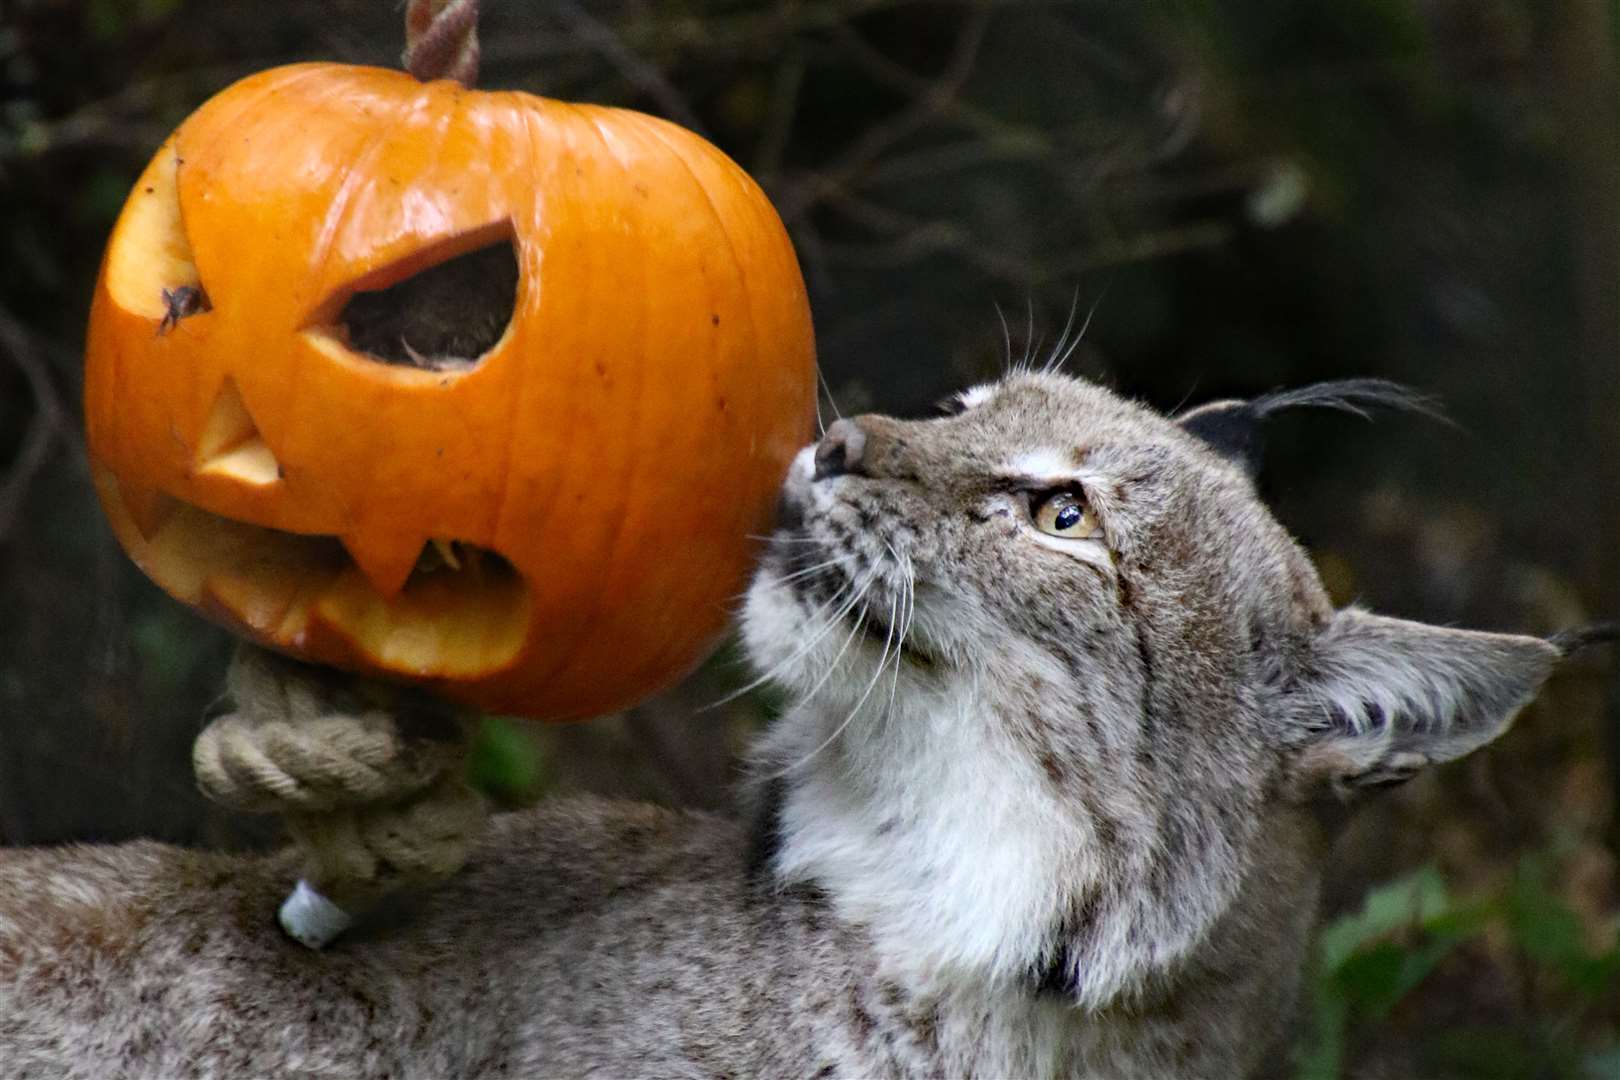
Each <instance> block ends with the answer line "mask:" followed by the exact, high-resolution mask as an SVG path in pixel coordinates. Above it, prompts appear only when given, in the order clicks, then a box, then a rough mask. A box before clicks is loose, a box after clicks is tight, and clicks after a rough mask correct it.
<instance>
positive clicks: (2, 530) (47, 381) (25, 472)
mask: <svg viewBox="0 0 1620 1080" xmlns="http://www.w3.org/2000/svg"><path fill="white" fill-rule="evenodd" d="M42 351H43V350H41V349H40V348H39V346H38V345H37V343H36V342H35V341H34V339H33V335H32V334H30V333H29V331H28V329H27V328H26V327H24V326H23V324H22V323H21V322H19V321H18V320H17V319H16V318H15V317H13V316H12V314H11V312H9V311H7V310H5V309H4V308H0V352H3V353H4V354H5V357H6V359H7V360H9V361H10V362H11V364H12V365H13V366H15V367H16V368H17V369H18V370H20V371H21V372H22V375H23V378H24V379H25V380H26V381H27V383H28V389H29V391H30V392H31V393H32V394H33V396H34V403H35V411H34V420H33V423H32V424H30V425H29V428H28V432H27V434H25V435H24V436H23V440H22V445H21V447H20V448H19V449H18V451H17V458H16V460H15V461H14V462H13V463H12V466H11V470H10V472H9V474H7V475H6V476H5V478H4V479H3V480H0V542H4V541H5V539H6V537H7V536H8V535H10V533H11V530H12V529H13V528H15V527H16V524H17V519H18V517H19V516H20V513H21V511H22V506H23V502H24V500H25V499H26V497H27V495H28V489H29V488H30V487H31V486H32V485H33V482H34V478H35V477H37V476H38V475H39V472H40V470H41V469H42V468H44V467H45V462H46V461H47V460H49V458H50V453H51V445H52V443H54V442H55V441H56V437H57V436H58V435H59V434H61V433H62V432H63V431H64V429H65V428H66V426H67V425H66V416H67V411H66V409H64V408H63V406H62V401H61V399H60V398H59V397H58V396H57V393H56V387H55V386H53V385H52V384H51V377H50V369H49V367H48V366H47V364H46V362H45V359H44V357H43V356H42V355H41V354H42Z"/></svg>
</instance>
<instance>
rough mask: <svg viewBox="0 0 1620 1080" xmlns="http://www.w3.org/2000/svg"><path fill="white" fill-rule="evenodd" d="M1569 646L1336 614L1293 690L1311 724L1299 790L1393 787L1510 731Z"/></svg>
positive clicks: (1299, 757) (1296, 707) (1298, 766)
mask: <svg viewBox="0 0 1620 1080" xmlns="http://www.w3.org/2000/svg"><path fill="white" fill-rule="evenodd" d="M1566 651H1567V650H1565V649H1564V648H1563V647H1561V646H1560V645H1559V644H1556V643H1554V642H1548V641H1543V640H1541V639H1540V638H1534V637H1521V636H1519V635H1516V634H1485V633H1479V632H1476V631H1471V630H1447V629H1443V628H1441V627H1437V626H1427V625H1425V624H1423V623H1416V622H1407V621H1405V620H1403V619H1391V618H1385V617H1383V616H1379V615H1371V614H1368V613H1367V612H1365V611H1359V610H1356V609H1354V608H1350V609H1346V610H1344V611H1340V612H1338V613H1337V614H1336V615H1335V616H1334V617H1333V619H1332V621H1331V622H1329V623H1328V625H1327V626H1326V628H1324V629H1323V630H1322V632H1321V633H1320V634H1319V635H1318V636H1317V639H1316V641H1315V643H1314V644H1313V646H1312V649H1311V654H1310V658H1309V661H1308V665H1307V671H1306V672H1305V673H1304V676H1303V678H1302V679H1301V680H1300V681H1299V682H1298V683H1297V684H1296V685H1295V686H1294V687H1293V688H1291V690H1290V691H1289V698H1290V703H1291V705H1290V712H1291V713H1292V714H1293V719H1294V720H1295V722H1297V723H1299V724H1300V725H1302V726H1303V727H1304V729H1305V731H1306V735H1305V738H1304V740H1303V743H1302V745H1301V746H1300V748H1299V749H1298V751H1297V752H1296V754H1295V756H1294V759H1293V762H1292V770H1291V772H1292V777H1293V780H1294V783H1293V787H1294V790H1295V792H1296V793H1298V794H1300V795H1311V794H1314V793H1317V792H1319V791H1320V790H1321V789H1322V788H1323V787H1328V788H1331V789H1332V790H1333V791H1335V792H1337V793H1338V794H1340V795H1341V796H1342V795H1347V794H1349V793H1351V792H1353V791H1355V790H1356V789H1361V788H1369V787H1387V786H1390V785H1392V784H1398V783H1401V782H1403V781H1405V780H1409V779H1411V778H1412V777H1413V776H1414V775H1416V773H1417V772H1418V770H1419V769H1422V768H1423V767H1424V766H1426V765H1432V764H1437V763H1439V762H1442V761H1450V760H1452V759H1453V758H1459V757H1462V756H1463V755H1464V754H1467V753H1469V752H1470V751H1473V750H1477V749H1478V748H1479V747H1481V746H1484V745H1485V744H1486V743H1488V742H1490V741H1491V740H1492V739H1495V738H1496V737H1497V736H1498V735H1501V734H1502V733H1503V732H1504V731H1506V730H1507V728H1508V725H1509V724H1510V723H1511V722H1512V720H1513V716H1514V714H1515V713H1517V712H1518V711H1519V709H1520V708H1521V707H1523V706H1524V705H1525V704H1526V703H1527V702H1528V701H1529V700H1530V699H1531V698H1532V697H1533V696H1534V695H1535V693H1536V690H1537V689H1539V688H1540V686H1541V684H1542V682H1543V681H1544V680H1545V679H1546V678H1547V676H1548V674H1549V673H1550V672H1551V671H1552V669H1553V665H1554V664H1556V663H1557V661H1558V659H1559V658H1560V657H1561V656H1563V655H1564V653H1565V652H1566Z"/></svg>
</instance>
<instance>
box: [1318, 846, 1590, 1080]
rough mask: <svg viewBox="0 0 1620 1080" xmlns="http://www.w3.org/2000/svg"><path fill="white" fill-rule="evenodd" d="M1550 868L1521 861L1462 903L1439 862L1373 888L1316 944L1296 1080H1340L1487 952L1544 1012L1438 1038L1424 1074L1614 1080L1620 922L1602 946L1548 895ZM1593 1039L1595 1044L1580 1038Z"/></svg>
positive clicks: (1424, 1050) (1427, 1046) (1488, 1079)
mask: <svg viewBox="0 0 1620 1080" xmlns="http://www.w3.org/2000/svg"><path fill="white" fill-rule="evenodd" d="M1548 862H1549V860H1548V859H1547V858H1546V857H1545V856H1542V855H1528V856H1525V857H1524V858H1523V859H1522V860H1521V861H1520V863H1519V865H1518V867H1517V868H1516V870H1515V871H1514V873H1513V874H1512V875H1511V876H1510V877H1509V879H1508V880H1507V881H1506V882H1504V883H1503V884H1502V885H1500V886H1499V887H1498V888H1497V889H1495V890H1494V891H1492V892H1489V893H1486V894H1484V895H1482V896H1478V897H1473V898H1467V899H1464V898H1459V897H1456V896H1454V895H1452V893H1451V892H1450V890H1448V889H1447V887H1446V884H1445V881H1444V879H1443V877H1442V875H1441V873H1440V871H1439V870H1438V869H1437V868H1436V867H1434V866H1433V865H1430V866H1426V867H1423V868H1422V869H1419V870H1417V871H1414V872H1412V873H1411V874H1408V875H1406V876H1404V877H1401V878H1398V879H1396V880H1394V881H1391V882H1389V883H1387V884H1384V885H1381V886H1379V887H1377V888H1375V889H1373V890H1371V891H1370V892H1369V893H1368V894H1367V897H1366V900H1365V902H1364V903H1363V905H1362V906H1361V909H1360V910H1359V911H1355V912H1351V913H1349V914H1346V915H1343V916H1341V917H1339V918H1338V919H1336V920H1334V921H1333V922H1331V923H1329V924H1328V925H1327V926H1326V927H1324V928H1323V929H1322V931H1321V933H1320V936H1319V938H1318V940H1317V947H1316V956H1315V966H1314V980H1313V984H1312V995H1311V1000H1312V1025H1311V1030H1310V1035H1309V1036H1308V1039H1307V1040H1306V1042H1305V1043H1304V1044H1303V1045H1302V1046H1301V1047H1300V1051H1299V1059H1298V1072H1297V1073H1296V1076H1297V1080H1336V1078H1338V1077H1340V1076H1343V1075H1345V1068H1346V1064H1347V1062H1348V1061H1349V1060H1350V1058H1351V1057H1352V1054H1351V1047H1352V1044H1354V1043H1356V1042H1361V1041H1366V1040H1369V1039H1377V1038H1383V1037H1386V1035H1385V1032H1384V1031H1383V1030H1382V1029H1381V1028H1380V1026H1379V1025H1381V1024H1383V1023H1385V1022H1386V1021H1388V1020H1389V1018H1390V1016H1391V1014H1392V1013H1394V1012H1395V1011H1396V1010H1397V1009H1399V1008H1401V1007H1402V1005H1403V1004H1404V1003H1407V1002H1409V1001H1411V1000H1412V999H1413V998H1414V996H1415V995H1416V994H1417V992H1418V991H1419V990H1420V989H1421V988H1422V987H1423V986H1424V984H1425V983H1426V982H1427V981H1429V980H1430V979H1431V978H1432V977H1434V976H1435V975H1436V973H1437V970H1438V969H1440V968H1441V967H1442V965H1444V964H1446V962H1447V961H1448V959H1449V958H1451V957H1452V956H1453V955H1454V954H1455V953H1457V952H1458V951H1459V950H1461V949H1464V948H1466V947H1469V946H1476V947H1480V948H1492V949H1494V950H1496V951H1497V952H1499V953H1502V954H1505V955H1503V956H1501V957H1499V960H1498V962H1499V963H1502V964H1503V965H1504V966H1505V967H1507V968H1509V969H1512V970H1515V971H1516V972H1517V973H1518V976H1519V978H1520V980H1521V982H1522V985H1523V986H1524V987H1525V988H1526V992H1527V993H1535V994H1538V995H1541V998H1542V1000H1540V1001H1538V1002H1537V1008H1536V1009H1535V1010H1534V1011H1533V1012H1532V1013H1531V1014H1530V1015H1528V1016H1526V1017H1524V1018H1522V1021H1521V1022H1520V1023H1517V1024H1513V1025H1508V1026H1500V1025H1499V1026H1494V1027H1477V1028H1476V1027H1468V1028H1457V1029H1453V1030H1448V1031H1442V1032H1439V1033H1438V1034H1437V1037H1434V1038H1432V1039H1428V1040H1425V1041H1424V1043H1423V1045H1422V1046H1421V1057H1422V1061H1423V1068H1424V1075H1426V1076H1434V1077H1459V1078H1464V1077H1466V1078H1473V1080H1494V1078H1498V1077H1500V1078H1502V1080H1510V1078H1518V1077H1529V1076H1535V1077H1549V1078H1551V1077H1558V1078H1568V1080H1582V1078H1584V1077H1599V1076H1605V1077H1607V1076H1613V1075H1615V1074H1614V1073H1613V1072H1612V1071H1610V1072H1604V1071H1603V1070H1604V1069H1606V1068H1612V1064H1613V1062H1615V1061H1616V1060H1620V1024H1617V1019H1620V1018H1617V1016H1616V1005H1617V1004H1620V918H1615V919H1611V920H1610V922H1611V924H1612V925H1611V926H1610V927H1609V929H1608V931H1607V934H1606V935H1605V941H1604V942H1603V943H1602V944H1599V945H1594V944H1593V943H1591V942H1590V941H1589V940H1587V934H1586V933H1585V930H1584V928H1583V926H1582V922H1581V919H1580V918H1579V917H1578V916H1577V915H1576V914H1575V912H1574V911H1573V910H1571V908H1570V907H1569V906H1568V904H1567V903H1565V902H1564V900H1563V899H1562V898H1561V897H1560V896H1559V895H1558V894H1557V893H1556V892H1555V891H1553V889H1552V888H1551V887H1550V886H1549V882H1548V874H1549V869H1548ZM1583 1034H1586V1035H1588V1036H1589V1038H1588V1039H1586V1040H1582V1039H1581V1036H1582V1035H1583Z"/></svg>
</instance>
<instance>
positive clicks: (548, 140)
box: [85, 64, 814, 718]
mask: <svg viewBox="0 0 1620 1080" xmlns="http://www.w3.org/2000/svg"><path fill="white" fill-rule="evenodd" d="M489 253H494V263H493V264H490V265H497V268H498V264H500V263H501V262H502V261H503V260H504V262H505V263H506V264H508V266H509V267H510V268H511V269H510V274H509V277H508V278H506V279H504V280H505V284H504V285H500V284H498V283H499V281H501V280H503V279H501V277H500V274H499V273H496V274H495V275H494V277H493V278H491V280H495V281H497V285H494V286H490V288H489V290H488V291H492V292H497V293H498V292H500V291H501V290H502V289H503V288H504V289H505V290H506V292H507V294H508V295H506V296H505V298H504V304H505V305H506V307H508V308H510V311H511V314H510V318H509V319H506V321H504V322H502V321H497V322H495V323H494V324H492V325H494V332H493V334H492V335H489V336H490V337H491V339H492V343H489V342H486V343H485V344H487V348H485V344H480V345H477V346H476V348H477V349H482V350H483V351H482V352H481V353H479V354H478V355H473V356H463V355H459V354H458V352H457V349H456V348H455V347H453V346H455V344H456V343H457V342H458V341H463V338H458V337H457V336H456V335H457V333H459V331H455V330H454V323H455V320H456V318H458V317H459V316H460V315H461V314H462V311H461V310H460V309H462V308H466V311H465V315H466V318H467V319H468V321H469V322H470V323H478V322H479V321H480V320H483V321H485V322H487V321H488V315H489V311H496V312H499V313H500V314H501V319H505V318H506V317H505V315H504V310H505V309H504V308H502V307H501V306H500V305H499V304H494V300H496V299H499V297H494V298H491V297H483V296H481V295H480V294H479V292H478V289H479V286H478V285H477V282H478V281H479V280H480V279H479V278H477V277H476V276H474V277H473V278H471V279H468V280H471V281H472V282H473V283H474V284H473V286H472V287H471V288H472V292H471V293H469V292H468V286H467V285H466V282H465V281H463V284H462V286H459V288H460V289H461V291H460V292H459V293H458V292H455V291H454V290H452V293H451V294H450V295H452V296H453V297H458V299H455V300H453V301H452V302H451V304H450V307H451V309H452V310H449V311H448V312H444V311H440V312H438V314H437V315H435V316H434V318H436V319H438V321H439V322H440V323H448V324H450V325H451V328H452V331H453V332H451V333H449V334H448V336H446V337H444V339H443V342H440V344H439V345H434V344H433V343H431V342H430V343H428V344H427V345H425V346H423V345H421V344H420V343H416V344H415V345H413V342H412V341H411V340H409V339H408V337H405V336H404V335H403V334H394V331H393V330H391V329H390V327H397V326H400V325H404V326H410V325H415V324H414V323H412V319H414V318H416V317H417V315H419V314H420V313H421V311H422V310H425V306H431V305H430V304H428V301H426V300H423V299H422V297H423V296H424V295H428V296H431V295H432V294H433V290H432V289H427V290H426V291H425V292H411V291H410V287H411V286H413V283H415V282H418V281H422V280H426V279H428V278H429V277H430V276H431V275H433V274H435V273H437V272H439V271H441V270H444V269H445V268H447V267H452V266H455V265H460V264H461V263H462V262H464V260H462V259H461V257H462V256H467V257H468V258H475V259H486V261H487V257H488V255H489ZM435 280H436V279H435ZM402 288H403V289H405V291H404V292H401V291H400V290H401V289H402ZM469 296H471V297H472V300H471V302H468V297H469ZM401 297H403V299H400V298H401ZM389 303H392V304H393V305H394V307H395V308H396V309H398V310H395V311H394V313H393V316H392V317H393V318H395V319H396V322H394V323H390V322H389V321H388V318H382V319H381V321H379V320H378V318H375V317H373V315H370V314H366V313H367V312H372V311H374V310H376V309H378V307H379V305H380V306H381V307H384V308H386V307H387V306H388V304H389ZM492 305H493V306H492ZM441 306H442V301H441ZM486 308H487V309H488V310H487V311H486V310H485V309H486ZM367 320H370V321H367ZM399 320H403V321H402V322H401V321H399ZM418 321H420V320H418ZM428 321H429V322H430V323H431V322H432V321H433V320H431V319H430V320H428ZM362 323H364V326H362V325H361V324H362ZM435 325H437V324H435ZM379 327H380V329H379ZM476 331H477V327H476V326H472V327H471V328H470V329H468V331H467V334H466V335H464V339H465V340H467V341H470V340H474V339H476V338H477V336H478V335H477V332H476ZM391 334H392V335H393V336H397V337H400V338H401V340H400V341H399V342H397V344H399V345H400V346H401V347H402V349H403V353H404V356H405V360H406V362H388V359H387V358H385V357H384V356H382V355H379V353H381V352H390V351H392V352H399V351H400V350H397V349H396V350H390V349H387V348H384V346H383V345H380V344H378V343H379V342H385V343H386V342H387V341H388V340H389V339H390V335H391ZM444 342H449V343H450V345H451V346H452V347H450V348H448V351H446V350H445V349H444V347H443V343H444ZM464 343H465V342H464V341H463V344H464ZM435 350H439V351H442V352H444V355H443V356H437V355H431V354H432V353H434V351H435ZM470 351H473V349H472V348H470V347H469V348H463V349H461V352H470ZM394 359H398V358H397V357H395V358H394ZM86 365H87V370H86V389H85V412H86V421H87V427H88V433H89V446H90V454H91V458H92V464H93V466H94V474H95V480H96V484H97V487H98V490H99V492H100V495H101V500H102V504H103V506H104V508H105V509H106V512H107V514H108V516H109V518H110V519H111V521H112V524H113V528H114V530H115V532H116V533H117V535H118V538H119V540H120V541H121V542H122V544H123V545H124V548H125V550H127V551H128V552H129V554H130V555H131V556H132V557H133V558H134V560H135V562H136V563H138V564H139V565H140V566H141V568H142V569H143V570H145V571H146V573H147V574H148V575H150V576H151V577H152V578H153V580H155V581H156V582H157V583H158V584H159V585H161V586H162V587H163V588H164V589H166V590H167V591H168V592H169V593H171V594H172V595H174V596H175V597H177V598H178V599H180V600H182V601H184V602H185V603H187V604H190V605H192V606H194V607H196V608H198V609H200V610H202V611H204V612H205V613H207V614H209V615H210V616H212V617H213V618H216V619H218V620H219V621H221V622H223V623H225V624H226V625H228V626H230V627H232V628H233V629H235V630H237V631H238V632H240V633H243V634H245V635H246V636H248V637H250V638H252V639H253V640H256V641H258V642H261V643H263V644H265V645H268V646H270V647H272V648H275V649H278V650H281V651H283V652H287V653H290V654H293V655H296V656H300V657H303V658H306V659H310V660H314V661H319V662H323V663H328V664H333V665H336V666H339V667H345V668H348V669H351V670H355V671H360V672H364V673H368V674H373V675H382V676H387V677H392V678H396V679H404V680H407V681H412V682H417V683H421V684H424V685H427V686H429V687H431V688H433V689H436V690H438V691H440V692H442V693H443V694H445V695H446V696H449V697H451V698H453V699H457V700H461V701H465V702H469V703H472V704H476V705H479V706H482V707H485V708H490V709H495V710H501V711H509V712H519V713H523V714H527V715H531V716H538V717H546V718H565V717H578V716H585V715H591V714H596V713H601V712H605V711H608V710H611V709H613V708H616V707H620V706H623V705H626V704H629V703H631V702H633V701H635V700H637V699H639V698H641V697H643V696H645V695H646V694H648V693H650V692H652V691H653V690H655V689H657V688H659V687H661V686H663V685H665V684H667V683H669V682H670V681H672V680H673V679H674V678H676V677H678V676H679V675H680V674H682V673H683V672H685V671H686V670H687V669H689V668H690V667H691V666H692V665H693V664H694V663H696V662H697V660H699V659H700V658H701V657H702V656H703V655H704V653H705V652H706V651H707V650H708V649H709V648H710V647H711V646H712V644H713V642H714V640H715V639H716V637H717V635H718V634H719V633H720V632H721V630H722V629H723V627H724V625H725V623H726V620H727V616H728V608H729V606H730V604H731V602H732V601H733V600H734V598H735V597H736V596H737V595H738V593H739V592H740V591H741V589H742V588H743V587H744V585H745V579H746V575H747V572H748V569H749V566H750V562H751V557H752V555H753V545H754V540H753V539H752V537H753V536H754V535H755V534H758V533H760V532H762V531H764V530H765V529H766V528H767V527H768V523H769V520H770V517H771V513H772V510H773V508H774V505H775V499H776V493H777V488H778V486H779V484H780V483H781V480H782V477H783V476H784V475H785V473H786V470H787V466H788V463H789V461H790V459H791V457H792V455H793V453H794V452H795V450H796V449H797V448H798V447H799V446H800V445H802V444H803V443H804V442H805V441H806V440H807V439H808V438H809V435H810V425H811V417H812V410H813V402H814V342H813V338H812V334H811V326H810V315H809V308H808V304H807V301H806V297H805V291H804V283H803V280H802V279H801V277H800V274H799V269H798V264H797V262H796V261H795V259H794V256H793V251H792V247H791V245H790V243H789V241H788V238H787V235H786V233H785V231H784V230H783V228H782V225H781V222H780V221H779V220H778V218H777V216H776V214H775V212H774V211H773V210H772V209H771V207H770V205H769V203H768V202H767V201H766V199H765V197H764V195H763V194H762V193H761V192H760V190H759V189H758V187H757V186H756V185H755V184H754V183H753V182H752V181H751V180H749V178H748V177H747V176H746V175H745V174H744V173H743V172H742V171H741V170H740V169H739V168H738V167H737V166H736V165H735V164H733V163H732V162H731V161H730V160H729V159H727V158H726V157H725V156H724V155H723V154H721V153H720V152H719V151H718V150H716V149H715V148H714V147H712V146H710V145H709V144H708V143H706V142H704V141H703V140H702V139H700V138H698V137H697V136H695V135H693V134H691V133H689V132H687V131H685V130H683V129H681V128H679V127H676V126H674V125H672V124H669V123H666V122H664V121H660V120H657V119H654V118H652V117H648V116H644V115H641V114H638V113H634V112H628V111H624V110H619V109H609V108H598V107H592V106H583V105H571V104H565V103H562V102H556V101H549V100H544V99H541V98H536V97H533V96H530V95H526V94H520V93H483V92H476V91H471V90H467V89H464V88H463V87H461V86H460V85H458V84H456V83H453V82H449V81H442V80H441V81H436V82H430V83H421V82H418V81H417V80H415V79H413V78H411V77H410V76H408V75H405V74H403V73H399V72H393V71H386V70H380V69H369V68H355V67H348V66H340V65H332V64H302V65H296V66H292V67H285V68H279V69H276V70H272V71H267V72H264V73H261V74H258V75H254V76H251V77H249V78H247V79H245V80H243V81H241V82H239V83H237V84H236V85H234V86H232V87H230V88H228V89H226V90H225V91H224V92H222V93H220V94H219V95H218V96H216V97H215V98H213V99H212V100H211V101H209V102H208V103H206V104H205V105H203V107H202V108H201V109H199V110H198V111H197V112H196V113H195V114H193V115H192V116H191V117H190V118H189V119H188V120H186V122H185V123H184V124H183V125H182V126H181V127H180V128H179V129H178V130H177V131H176V132H175V133H174V134H173V135H172V136H171V137H170V138H169V140H168V141H167V142H166V143H164V145H163V147H162V148H161V149H160V150H159V151H158V153H157V156H156V157H155V158H154V159H153V160H152V163H151V164H150V165H149V166H148V167H147V169H146V171H145V173H144V174H143V175H142V177H141V179H140V181H139V182H138V183H137V185H136V187H135V189H134V191H133V192H132V193H131V195H130V198H129V201H128V203H127V204H126V205H125V207H124V210H123V213H122V215H121V216H120V218H119V220H118V223H117V225H116V227H115V228H114V230H113V234H112V238H111V240H110V242H109V244H108V248H107V253H106V257H105V260H104V262H103V266H102V272H101V277H100V281H99V284H98V286H97V289H96V296H95V302H94V306H93V308H92V311H91V318H90V330H89V342H88V346H87V355H86Z"/></svg>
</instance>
